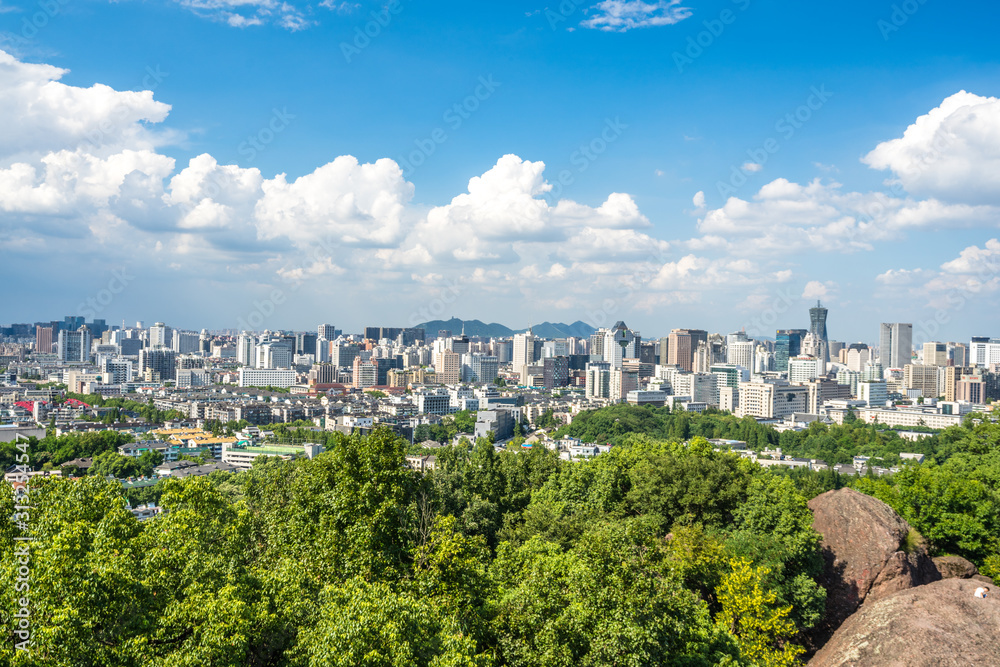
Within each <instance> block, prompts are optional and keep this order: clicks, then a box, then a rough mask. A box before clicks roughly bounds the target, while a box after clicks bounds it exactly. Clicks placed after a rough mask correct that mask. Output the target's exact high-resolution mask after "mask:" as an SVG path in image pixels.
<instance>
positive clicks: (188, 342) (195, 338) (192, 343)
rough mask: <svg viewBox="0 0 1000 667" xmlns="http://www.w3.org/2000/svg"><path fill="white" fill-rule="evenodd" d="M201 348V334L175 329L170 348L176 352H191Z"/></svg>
mask: <svg viewBox="0 0 1000 667" xmlns="http://www.w3.org/2000/svg"><path fill="white" fill-rule="evenodd" d="M200 348H201V336H200V335H199V334H196V333H191V332H189V331H175V332H173V337H172V339H171V341H170V349H172V350H173V351H174V352H176V353H177V354H191V353H193V352H198V351H199V349H200Z"/></svg>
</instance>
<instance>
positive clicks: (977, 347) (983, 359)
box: [955, 336, 1000, 366]
mask: <svg viewBox="0 0 1000 667" xmlns="http://www.w3.org/2000/svg"><path fill="white" fill-rule="evenodd" d="M993 364H1000V339H998V338H988V337H985V336H974V337H973V338H972V341H971V342H970V343H969V363H968V365H969V366H992V365H993ZM955 365H956V366H957V365H958V364H955Z"/></svg>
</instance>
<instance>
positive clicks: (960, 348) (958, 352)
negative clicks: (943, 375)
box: [948, 343, 969, 366]
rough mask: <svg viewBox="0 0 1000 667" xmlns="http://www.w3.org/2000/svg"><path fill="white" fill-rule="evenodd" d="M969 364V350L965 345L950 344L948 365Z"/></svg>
mask: <svg viewBox="0 0 1000 667" xmlns="http://www.w3.org/2000/svg"><path fill="white" fill-rule="evenodd" d="M968 362H969V348H968V347H966V346H965V343H948V365H949V366H967V365H968Z"/></svg>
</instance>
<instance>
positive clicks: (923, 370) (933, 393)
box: [903, 364, 938, 398]
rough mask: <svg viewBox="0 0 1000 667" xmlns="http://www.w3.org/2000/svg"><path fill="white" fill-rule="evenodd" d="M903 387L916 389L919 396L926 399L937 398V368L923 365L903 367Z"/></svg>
mask: <svg viewBox="0 0 1000 667" xmlns="http://www.w3.org/2000/svg"><path fill="white" fill-rule="evenodd" d="M903 386H904V387H906V388H907V389H918V390H919V391H920V395H921V396H924V397H926V398H936V397H937V396H938V393H937V391H938V367H937V366H927V365H925V364H906V365H905V366H903Z"/></svg>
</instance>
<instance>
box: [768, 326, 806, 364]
mask: <svg viewBox="0 0 1000 667" xmlns="http://www.w3.org/2000/svg"><path fill="white" fill-rule="evenodd" d="M807 333H808V332H807V331H806V330H805V329H778V331H777V333H776V335H775V342H774V370H776V371H780V372H785V371H787V370H788V360H789V359H794V358H795V357H797V356H799V355H800V354H802V341H803V340H804V339H805V337H806V334H807Z"/></svg>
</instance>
